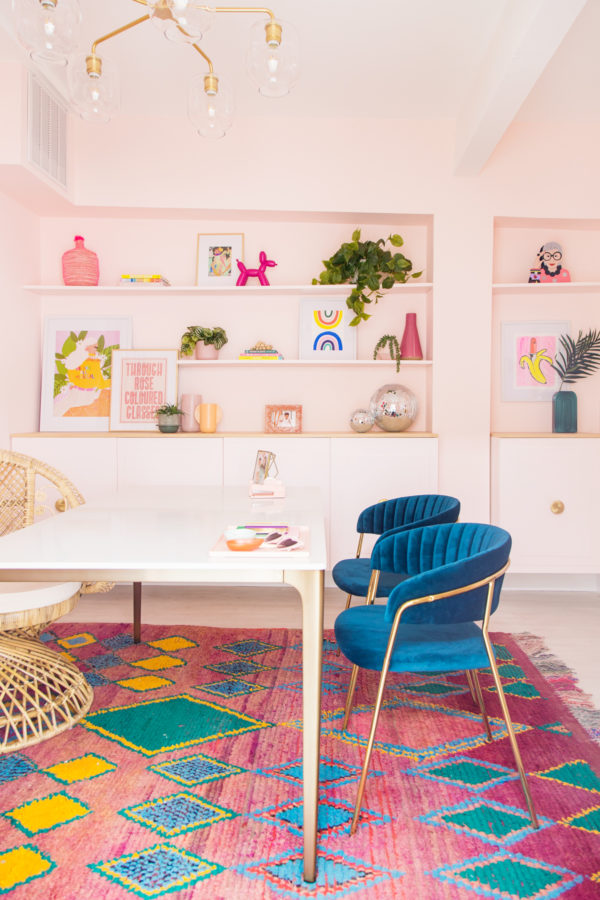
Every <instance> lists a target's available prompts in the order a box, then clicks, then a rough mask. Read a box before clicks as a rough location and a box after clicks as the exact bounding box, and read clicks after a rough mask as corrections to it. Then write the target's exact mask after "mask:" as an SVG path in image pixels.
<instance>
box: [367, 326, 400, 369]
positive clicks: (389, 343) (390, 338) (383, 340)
mask: <svg viewBox="0 0 600 900" xmlns="http://www.w3.org/2000/svg"><path fill="white" fill-rule="evenodd" d="M386 347H387V349H388V351H389V354H390V359H393V360H394V362H395V363H396V372H399V371H400V359H401V357H402V352H401V350H400V344H399V343H398V338H397V337H396V335H395V334H384V335H382V336H381V337H380V338H379V340H378V341H377V343H376V344H375V347H374V348H373V359H377V354H378V353H379V351H380V350H385V348H386Z"/></svg>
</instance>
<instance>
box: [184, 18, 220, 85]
mask: <svg viewBox="0 0 600 900" xmlns="http://www.w3.org/2000/svg"><path fill="white" fill-rule="evenodd" d="M177 27H178V28H179V30H180V31H183V28H181V27H180V26H179V25H178V26H177ZM183 33H184V34H185V33H186V32H185V31H183ZM192 47H193V48H194V50H197V51H198V53H199V54H200V56H202V57H203V58H204V59H205V60H206V62H207V63H208V71H209V72H210V74H211V75H212V74H213V72H214V69H213V64H212V62H211V60H210V59H209V57H208V56H207V55H206V53H205V52H204V50H201V49H200V47H199V46H198V44H192Z"/></svg>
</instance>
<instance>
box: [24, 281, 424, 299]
mask: <svg viewBox="0 0 600 900" xmlns="http://www.w3.org/2000/svg"><path fill="white" fill-rule="evenodd" d="M432 287H433V284H432V283H431V282H429V281H410V282H407V283H406V284H397V285H394V287H393V288H391V290H389V291H384V294H399V293H410V294H413V293H422V292H423V291H429V290H431V289H432ZM23 288H24V290H26V291H30V292H31V293H33V294H46V295H48V296H58V295H59V294H60V295H63V296H68V295H69V294H78V295H83V296H85V295H86V294H87V295H89V296H92V297H102V296H110V295H111V294H114V295H117V294H119V295H123V294H131V295H136V296H140V295H142V294H143V295H144V297H146V298H148V297H154V296H156V297H164V296H165V295H169V296H171V297H172V296H175V295H180V296H185V295H186V294H187V295H198V294H200V295H207V296H215V295H216V294H221V295H225V296H235V295H239V296H240V297H241V296H243V295H247V294H250V295H251V296H256V295H260V296H263V297H267V296H269V294H273V295H279V296H281V295H285V296H293V295H295V296H298V295H303V296H305V295H309V296H310V295H311V294H314V295H315V296H316V295H320V296H323V295H324V294H325V295H330V296H335V297H337V296H340V297H343V296H346V295H347V294H349V292H350V290H351V285H349V284H333V285H331V284H271V285H264V286H263V285H254V284H252V285H244V286H243V287H236V286H235V285H232V286H231V287H204V286H202V287H198V286H197V285H180V286H176V285H171V286H169V287H167V286H166V285H152V284H150V285H144V284H125V285H121V284H118V285H108V284H106V285H104V284H99V285H95V286H88V287H84V286H81V287H74V286H67V285H64V284H47V285H44V284H26V285H24V286H23Z"/></svg>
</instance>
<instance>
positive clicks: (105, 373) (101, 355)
mask: <svg viewBox="0 0 600 900" xmlns="http://www.w3.org/2000/svg"><path fill="white" fill-rule="evenodd" d="M121 347H131V319H130V318H127V317H124V316H95V317H91V316H78V315H71V316H56V317H55V316H51V317H48V318H46V319H45V321H44V343H43V358H42V387H41V398H40V431H108V423H109V417H110V395H111V387H112V355H113V352H114V351H115V350H117V349H119V348H121Z"/></svg>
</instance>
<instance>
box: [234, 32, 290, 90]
mask: <svg viewBox="0 0 600 900" xmlns="http://www.w3.org/2000/svg"><path fill="white" fill-rule="evenodd" d="M270 24H271V23H270V21H267V22H265V20H264V19H263V20H262V21H260V22H256V23H255V24H254V25H253V26H252V29H251V43H250V48H249V50H248V55H247V59H246V63H247V68H248V75H249V76H250V78H251V80H252V81H253V82H254V84H256V86H257V87H258V90H259V93H261V94H262V95H263V97H284V96H285V95H286V94H288V93H289V92H290V90H291V88H292V87H293V86H294V84H295V83H296V81H297V80H298V77H299V75H300V53H299V42H298V35H297V32H296V29H295V28H294V26H293V25H290V24H289V23H288V22H282V21H280V20H278V21H277V22H275V26H279V27H280V28H281V40H280V41H279V42H277V40H276V39H274V40H272V41H268V40H267V29H268V28H269V26H270Z"/></svg>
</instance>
